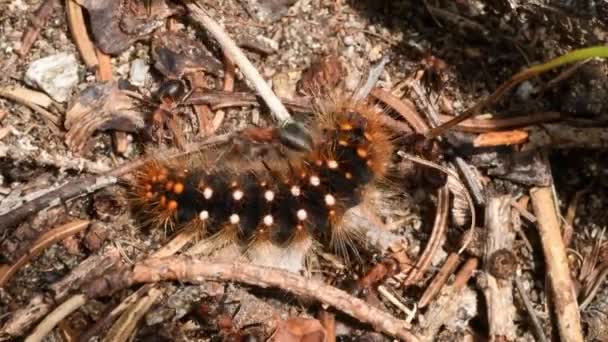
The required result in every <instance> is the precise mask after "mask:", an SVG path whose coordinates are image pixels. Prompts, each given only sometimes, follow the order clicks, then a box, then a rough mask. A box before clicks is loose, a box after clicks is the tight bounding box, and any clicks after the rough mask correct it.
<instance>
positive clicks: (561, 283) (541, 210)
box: [530, 187, 583, 342]
mask: <svg viewBox="0 0 608 342" xmlns="http://www.w3.org/2000/svg"><path fill="white" fill-rule="evenodd" d="M530 197H531V198H532V206H533V208H534V214H535V215H536V218H537V219H538V225H537V227H538V231H539V235H540V239H541V243H542V245H543V253H544V255H545V264H546V268H547V277H548V280H549V288H550V289H551V297H552V301H553V305H554V306H555V313H556V316H557V326H558V329H559V336H560V337H561V339H562V341H574V342H578V341H581V342H582V341H583V333H582V327H581V321H580V313H579V307H578V303H577V302H576V296H575V290H574V284H573V283H572V278H571V277H570V270H569V267H568V259H567V256H566V247H565V246H564V241H563V240H562V235H561V232H560V226H561V225H560V221H559V219H558V217H557V212H556V208H557V205H556V203H555V201H554V197H553V191H552V188H551V187H542V188H533V189H532V190H530Z"/></svg>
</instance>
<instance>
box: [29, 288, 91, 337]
mask: <svg viewBox="0 0 608 342" xmlns="http://www.w3.org/2000/svg"><path fill="white" fill-rule="evenodd" d="M86 300H87V299H86V297H85V296H84V295H76V296H73V297H72V298H70V299H69V300H66V301H65V302H63V303H62V304H61V305H59V306H58V307H57V308H56V309H55V310H53V312H51V313H50V314H48V315H47V316H46V317H45V318H44V319H43V320H42V322H40V324H38V326H36V328H35V329H34V331H32V333H31V334H30V335H29V336H28V337H27V338H26V339H25V342H39V341H42V339H43V338H44V337H45V336H46V335H47V334H48V333H49V332H51V330H53V328H54V327H55V326H56V325H57V323H59V322H61V321H62V320H63V319H64V318H66V317H67V316H68V315H69V314H71V313H72V312H74V311H76V310H77V309H78V308H79V307H81V306H82V305H84V303H85V302H86Z"/></svg>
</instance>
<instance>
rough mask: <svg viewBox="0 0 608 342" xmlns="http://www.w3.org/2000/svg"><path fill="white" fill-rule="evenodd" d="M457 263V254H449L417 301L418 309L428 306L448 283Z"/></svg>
mask: <svg viewBox="0 0 608 342" xmlns="http://www.w3.org/2000/svg"><path fill="white" fill-rule="evenodd" d="M458 261H460V256H459V255H458V253H451V254H450V255H449V256H448V258H447V259H446V261H445V263H443V266H441V269H440V270H439V272H438V273H437V275H435V278H433V281H431V284H429V286H428V287H427V288H426V290H425V291H424V293H423V294H422V297H420V299H419V300H418V307H419V308H424V307H425V306H427V305H428V304H429V302H430V301H431V300H432V299H433V298H434V297H435V295H437V293H439V291H441V288H442V287H443V285H444V284H445V283H446V282H447V281H448V278H449V277H450V276H451V275H452V273H454V271H455V270H456V267H458Z"/></svg>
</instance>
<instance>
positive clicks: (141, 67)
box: [129, 58, 150, 87]
mask: <svg viewBox="0 0 608 342" xmlns="http://www.w3.org/2000/svg"><path fill="white" fill-rule="evenodd" d="M149 70H150V66H149V65H148V64H147V63H146V62H145V61H144V60H143V59H141V58H137V59H135V60H133V62H131V70H129V82H131V84H133V85H134V86H137V87H143V86H145V85H146V81H147V80H148V78H149V73H148V71H149Z"/></svg>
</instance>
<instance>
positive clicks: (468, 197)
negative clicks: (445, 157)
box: [397, 151, 477, 254]
mask: <svg viewBox="0 0 608 342" xmlns="http://www.w3.org/2000/svg"><path fill="white" fill-rule="evenodd" d="M397 154H398V155H399V156H400V157H402V158H405V159H407V160H411V161H413V162H415V163H418V164H420V165H424V166H427V167H430V168H433V169H436V170H439V171H441V172H443V173H445V174H446V175H447V176H448V177H452V178H453V179H454V180H455V181H456V182H458V183H460V185H461V186H462V188H463V189H466V186H465V185H464V184H463V183H462V181H461V180H460V177H458V174H457V173H456V172H454V171H453V170H451V169H449V168H446V167H443V166H441V165H438V164H436V163H433V162H431V161H428V160H424V159H422V158H418V157H416V156H414V155H411V154H409V153H406V152H404V151H397ZM462 194H464V196H465V198H466V201H467V203H468V204H469V208H470V210H471V225H470V226H469V232H472V231H473V229H475V224H476V223H477V222H476V216H475V204H474V203H473V198H472V197H471V194H470V193H469V192H468V191H463V192H462ZM468 235H469V236H473V235H472V234H468ZM469 242H470V241H465V242H464V243H463V245H462V246H461V247H460V250H459V251H458V254H461V253H462V252H463V251H464V250H465V249H466V248H467V244H468V243H469Z"/></svg>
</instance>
